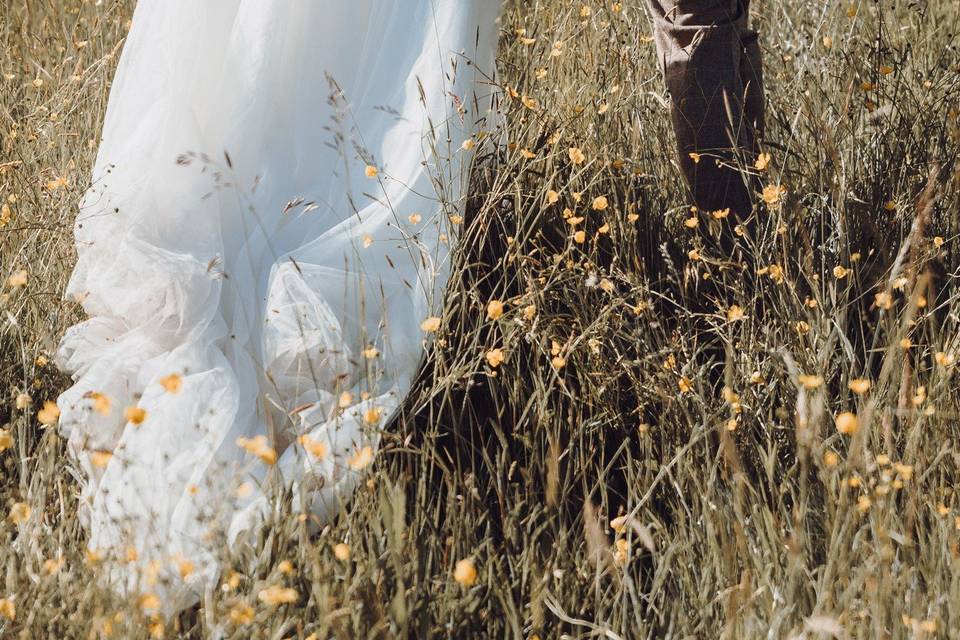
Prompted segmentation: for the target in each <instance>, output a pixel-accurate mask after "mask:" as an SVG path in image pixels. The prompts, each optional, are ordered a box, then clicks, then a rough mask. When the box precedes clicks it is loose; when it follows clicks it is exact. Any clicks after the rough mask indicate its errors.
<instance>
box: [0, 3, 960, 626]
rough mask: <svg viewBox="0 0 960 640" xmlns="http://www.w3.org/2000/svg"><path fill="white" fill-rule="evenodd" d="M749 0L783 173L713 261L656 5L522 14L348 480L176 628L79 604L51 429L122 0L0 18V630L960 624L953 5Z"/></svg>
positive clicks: (764, 178) (242, 557) (80, 563)
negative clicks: (382, 403) (309, 520)
mask: <svg viewBox="0 0 960 640" xmlns="http://www.w3.org/2000/svg"><path fill="white" fill-rule="evenodd" d="M756 4H757V5H758V6H757V7H756V8H755V11H757V15H756V16H755V19H756V21H757V24H758V26H759V28H760V31H761V34H762V39H763V45H764V53H765V57H766V64H767V69H766V75H767V91H768V105H769V114H768V129H769V130H768V140H767V141H766V142H765V144H764V149H763V151H764V152H765V153H766V154H769V156H764V157H763V158H764V162H761V163H759V164H758V165H757V166H755V167H752V168H748V170H749V171H751V172H753V173H754V174H756V176H757V177H758V178H759V180H760V181H761V183H762V184H763V185H765V188H764V189H763V191H762V193H759V194H758V197H757V201H758V208H757V221H756V224H753V225H751V227H750V231H749V232H748V233H744V234H743V235H740V236H737V237H738V241H739V244H740V246H739V250H738V252H737V253H736V254H735V255H725V254H724V253H723V252H722V250H721V249H720V247H721V246H724V245H723V244H722V243H720V242H719V241H718V239H719V237H720V232H721V230H722V229H724V225H733V224H735V222H734V221H733V220H731V219H730V218H729V217H726V216H724V215H722V212H721V213H716V212H692V211H691V210H690V207H689V206H688V203H687V202H686V197H685V195H684V191H683V188H682V184H681V182H680V179H679V173H678V171H677V169H676V160H675V151H674V148H673V139H672V132H671V130H670V126H669V118H668V117H667V113H666V97H665V93H664V90H663V85H662V82H661V80H660V78H659V76H658V75H657V73H656V69H655V65H654V62H655V58H654V52H653V44H652V42H651V40H650V38H649V27H648V24H647V19H646V15H645V14H644V12H643V10H642V7H641V6H640V3H611V2H606V3H600V2H592V1H591V2H584V3H581V2H574V3H570V2H562V1H561V0H540V1H539V2H520V1H519V0H516V1H513V0H511V2H509V3H508V7H507V10H506V12H505V14H504V17H503V21H502V25H501V27H502V28H501V34H502V36H501V48H500V64H499V70H500V74H501V77H500V81H501V82H502V84H503V95H504V109H505V110H506V113H507V118H506V123H505V125H504V131H503V135H502V140H499V139H498V140H496V142H497V143H498V144H497V145H495V144H494V142H495V140H493V139H489V138H488V139H484V140H477V141H474V144H475V145H476V151H477V153H478V163H477V168H476V171H475V175H474V188H473V190H472V195H471V200H470V203H469V206H468V209H467V213H466V215H465V216H464V218H463V220H461V221H459V222H460V224H462V225H463V228H462V235H461V245H460V251H459V253H458V255H457V266H456V268H455V270H454V276H453V280H452V281H451V285H450V288H449V291H448V298H447V304H446V306H445V309H444V312H443V315H442V316H440V317H437V318H430V319H427V320H425V322H427V321H429V324H428V325H427V326H425V327H424V329H425V330H426V331H430V332H431V333H433V334H435V335H436V339H437V340H436V343H435V347H434V349H433V350H432V352H431V354H430V356H429V358H428V362H427V364H426V366H425V368H424V369H423V371H422V372H421V375H420V378H419V379H418V382H417V385H416V388H415V391H414V393H413V394H412V395H411V397H410V398H409V400H408V402H407V404H406V406H405V408H404V411H403V416H402V418H401V419H400V420H398V421H397V422H395V423H394V424H392V425H391V426H390V428H389V429H388V432H387V433H386V434H385V439H384V442H383V450H382V453H381V454H380V455H379V456H378V458H377V459H376V461H375V462H374V464H373V467H372V471H371V472H370V474H369V476H368V481H367V482H366V484H365V485H363V486H362V488H361V490H360V491H359V492H358V494H357V496H356V499H355V501H354V502H352V503H351V504H350V505H349V506H348V507H347V508H346V510H345V512H344V513H343V514H342V515H341V517H340V518H338V519H337V520H336V521H335V522H334V523H331V524H330V525H329V526H328V527H326V528H324V529H323V530H322V531H321V532H320V534H319V535H316V536H312V537H311V536H309V535H307V527H306V523H305V522H302V521H301V520H300V519H298V518H297V517H295V516H293V517H292V516H289V515H286V514H285V512H284V509H283V508H280V509H278V511H277V513H276V514H275V516H274V518H273V519H272V521H271V524H270V526H269V527H268V528H267V529H266V532H265V538H264V539H263V540H261V541H259V542H258V544H257V548H256V549H237V550H234V551H233V552H232V553H231V554H229V555H230V556H231V557H229V558H228V559H227V561H228V568H227V570H226V571H225V572H224V575H223V578H222V584H221V585H220V586H219V587H218V588H217V589H216V590H214V591H213V592H212V593H211V594H209V598H208V603H209V605H210V606H208V607H205V608H203V609H200V610H193V611H190V612H187V613H186V614H184V615H182V616H181V617H180V618H179V619H177V620H174V621H171V622H169V623H167V624H166V625H164V624H163V623H162V621H160V620H159V619H157V618H155V617H153V615H152V612H153V611H154V610H155V609H156V608H157V606H158V603H156V602H152V601H151V600H150V599H149V598H143V599H140V600H139V601H134V602H118V601H115V600H113V599H111V597H110V596H109V594H107V593H104V592H102V591H100V590H98V589H97V588H95V587H94V586H93V581H92V578H93V576H94V574H95V573H96V572H97V571H98V566H99V562H100V560H99V559H98V558H97V557H95V556H94V555H92V554H89V553H86V552H85V551H84V548H85V547H84V544H83V541H84V537H83V530H82V528H81V527H80V525H79V522H78V521H77V518H76V515H75V514H76V506H77V499H76V491H77V484H76V481H75V479H74V478H72V477H71V476H70V475H69V473H68V472H67V467H66V464H65V463H66V452H65V448H64V445H63V443H62V442H61V441H60V439H59V438H58V437H57V436H56V435H55V433H54V430H53V429H52V428H50V427H48V426H45V425H50V424H53V423H55V422H56V415H55V414H54V412H53V410H52V409H51V406H50V405H47V404H45V403H48V402H49V401H51V400H53V399H55V398H56V396H57V394H58V393H59V392H60V391H61V390H62V389H63V388H65V386H66V384H67V380H65V379H64V377H63V376H62V375H61V374H59V373H58V372H57V371H56V369H55V367H54V366H53V365H52V363H51V362H50V360H51V357H52V354H53V349H54V347H55V345H56V342H57V339H58V338H59V336H60V334H61V333H62V331H63V330H64V329H65V328H66V327H67V326H69V325H71V324H73V323H74V322H77V321H78V320H79V319H80V318H81V314H80V311H79V308H78V307H77V306H76V305H75V304H74V303H70V302H65V301H62V300H61V292H62V291H63V290H64V288H65V284H66V279H67V277H68V276H69V273H70V269H71V267H72V261H73V259H74V253H73V248H72V240H73V239H72V232H71V230H72V220H73V216H74V215H75V210H76V203H77V202H78V200H79V198H80V195H81V194H82V192H83V189H84V187H85V186H86V180H87V179H88V171H89V167H90V166H91V165H92V162H93V158H94V155H95V153H96V148H97V144H96V139H97V136H98V134H99V128H100V122H101V121H102V117H103V111H104V109H105V106H106V96H107V91H108V87H109V81H110V78H111V72H112V69H113V67H114V65H115V62H116V56H117V55H118V53H119V47H120V45H121V43H122V39H123V37H124V34H125V33H126V29H127V27H128V19H129V16H130V13H131V9H132V3H131V2H115V1H110V0H106V1H104V2H98V3H94V2H61V1H56V2H53V1H49V2H48V1H43V2H40V1H35V0H0V51H2V56H0V74H2V77H0V90H2V91H0V199H2V202H3V205H2V206H3V209H2V211H0V257H2V261H0V266H2V272H0V279H2V281H3V283H4V284H3V290H2V292H0V374H2V375H0V386H2V388H3V389H4V390H5V391H4V393H5V396H4V399H3V402H2V404H0V478H2V480H3V484H2V489H0V495H2V498H3V504H2V506H0V515H2V516H3V521H2V522H0V540H2V544H0V564H2V566H3V567H4V568H5V580H4V582H3V583H2V584H0V636H2V637H7V636H9V637H24V638H31V637H71V638H73V637H77V638H81V637H82V638H86V637H144V636H149V635H151V634H152V635H155V636H157V637H161V636H164V635H165V636H167V637H177V636H180V635H182V636H184V637H202V636H204V635H210V634H213V632H214V631H215V630H217V629H219V630H221V631H222V632H223V633H224V637H235V638H251V637H254V638H307V637H314V638H326V637H395V636H414V637H422V636H431V635H434V636H440V637H491V638H499V637H524V638H530V637H533V636H539V637H541V638H549V637H559V636H560V635H561V634H563V633H566V634H569V636H572V637H587V636H599V637H609V638H643V637H668V636H669V637H720V636H722V637H730V638H741V637H776V638H779V637H793V636H799V635H800V634H803V633H805V632H806V633H808V634H810V635H809V637H817V636H816V634H817V633H818V632H819V633H825V634H828V635H829V634H834V635H838V636H841V637H844V636H849V637H862V638H874V637H891V638H901V637H902V638H907V637H952V636H950V634H951V633H954V634H955V633H956V632H955V631H953V632H951V631H949V630H950V629H956V628H958V627H960V582H958V578H957V576H960V545H958V543H960V496H957V495H956V492H955V491H954V485H955V483H956V481H957V478H958V472H957V469H958V465H960V449H958V447H957V442H958V436H960V427H958V425H960V421H958V403H960V394H958V386H957V381H956V367H957V365H956V360H957V357H958V356H960V333H958V323H960V315H958V313H960V302H958V297H957V289H956V284H955V280H956V277H957V275H958V273H957V265H958V259H957V258H958V250H957V243H958V242H960V211H958V202H960V200H958V194H960V171H958V168H957V165H956V160H957V152H958V149H960V147H958V141H960V113H958V111H960V56H958V54H957V52H956V49H955V47H956V45H957V42H956V36H955V35H954V34H953V33H952V31H954V30H955V29H953V27H954V26H955V25H956V24H957V21H958V20H960V9H958V7H957V5H956V4H955V3H950V2H907V1H905V0H904V1H901V2H897V3H894V5H895V6H894V5H890V4H889V3H887V4H884V5H883V8H882V9H881V8H880V7H878V5H877V4H875V3H866V2H844V3H822V2H812V1H811V2H786V3H762V4H761V3H756ZM781 5H782V6H781ZM951 47H954V48H951ZM318 81H323V79H322V78H318ZM500 142H502V144H499V143H500ZM188 562H189V560H188V559H183V560H181V563H188ZM178 569H179V571H180V572H181V573H184V572H189V569H190V567H189V565H188V564H180V565H178Z"/></svg>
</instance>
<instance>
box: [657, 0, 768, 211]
mask: <svg viewBox="0 0 960 640" xmlns="http://www.w3.org/2000/svg"><path fill="white" fill-rule="evenodd" d="M647 2H648V3H649V5H650V12H651V16H652V18H653V26H654V39H655V41H656V46H657V55H658V58H659V60H660V65H661V71H662V72H663V75H664V78H665V80H666V84H667V90H668V92H669V93H670V97H671V99H672V102H673V106H672V117H673V125H674V129H675V130H676V135H677V143H678V146H679V150H680V166H681V168H682V169H683V173H684V176H685V178H686V180H687V184H688V185H689V187H690V190H691V191H692V192H693V199H694V202H695V203H696V205H697V207H698V208H700V209H701V210H705V211H715V210H718V209H725V208H727V207H729V208H730V209H732V210H733V211H734V212H735V213H737V214H740V216H741V217H742V216H746V215H748V214H749V213H750V211H751V208H752V205H751V201H752V194H751V192H752V191H753V186H752V185H751V184H750V183H749V181H747V180H745V179H744V177H743V175H741V173H740V172H739V171H738V170H737V169H736V168H735V167H734V168H731V167H730V166H729V165H736V163H737V160H738V159H739V160H740V161H746V162H752V158H753V157H754V155H755V153H756V151H757V146H756V145H757V141H758V139H760V138H762V136H763V73H762V68H761V59H760V47H759V43H758V42H757V33H756V32H755V31H752V30H750V29H749V28H748V26H747V19H748V9H749V6H750V0H647ZM691 154H701V155H700V157H699V162H697V161H696V155H694V156H691ZM717 160H720V161H721V163H722V164H723V165H724V166H718V164H717Z"/></svg>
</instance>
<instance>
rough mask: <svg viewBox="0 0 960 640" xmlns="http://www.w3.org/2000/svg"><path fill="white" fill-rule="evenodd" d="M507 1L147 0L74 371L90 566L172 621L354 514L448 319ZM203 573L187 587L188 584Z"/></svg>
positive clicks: (125, 71)
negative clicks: (287, 505)
mask: <svg viewBox="0 0 960 640" xmlns="http://www.w3.org/2000/svg"><path fill="white" fill-rule="evenodd" d="M498 13H499V2H498V0H403V1H402V2H401V1H399V0H398V1H393V0H350V1H349V2H345V1H342V0H208V1H204V2H197V1H196V0H140V2H139V3H138V5H137V8H136V11H135V14H134V17H133V21H132V27H131V30H130V33H129V36H128V39H127V41H126V43H125V45H124V49H123V53H122V56H121V59H120V62H119V66H118V68H117V71H116V75H115V78H114V83H113V85H112V87H111V92H110V99H109V103H108V107H107V113H106V119H105V123H104V128H103V138H102V142H101V146H100V148H99V153H98V155H97V160H96V164H95V167H94V170H93V175H92V183H91V186H90V188H89V190H88V191H87V192H86V194H85V196H84V198H83V201H82V203H81V207H80V212H79V215H78V217H77V220H76V225H75V237H76V247H77V253H78V262H77V265H76V268H75V270H74V272H73V274H72V277H71V279H70V282H69V285H68V291H67V295H68V296H70V297H71V298H73V299H76V300H78V301H80V302H81V303H82V305H83V308H84V310H85V311H86V312H87V314H88V315H89V319H88V320H86V321H85V322H82V323H80V324H78V325H75V326H73V327H71V328H70V329H69V330H68V331H67V333H66V335H65V336H64V338H63V340H62V343H61V344H60V347H59V350H58V363H59V364H60V366H61V367H63V368H64V369H66V370H68V371H69V372H70V373H71V374H72V375H73V379H74V384H73V386H72V387H70V388H69V389H68V390H67V391H65V392H64V393H63V394H62V395H61V396H60V398H59V399H58V405H59V407H60V410H61V420H60V430H61V433H62V434H63V435H64V436H65V437H67V438H68V450H69V452H70V455H71V466H72V468H74V469H75V471H76V474H77V477H78V479H79V481H80V486H81V487H82V493H81V496H80V509H81V514H80V515H81V520H82V522H83V523H84V525H85V526H86V527H87V528H88V529H89V533H90V538H89V546H90V548H91V549H93V550H96V552H97V553H99V554H102V555H103V556H104V557H105V558H106V559H107V560H108V561H109V560H115V561H116V562H114V563H113V564H112V565H111V567H112V568H111V569H109V571H106V574H107V575H108V576H109V577H110V580H111V581H112V583H113V584H115V585H117V586H118V587H120V588H121V589H122V590H123V591H125V592H130V591H131V590H133V589H139V590H141V591H151V592H154V593H155V594H157V595H158V596H159V597H160V598H161V600H162V601H163V606H164V608H165V609H167V610H168V611H172V610H177V609H179V608H182V607H184V606H187V605H189V604H191V603H192V602H195V601H196V600H197V598H198V597H199V595H200V594H201V593H202V591H203V589H204V588H205V587H209V585H210V584H211V581H214V580H215V579H216V577H217V575H218V573H219V564H218V558H219V556H220V552H219V550H221V549H222V548H223V547H224V545H230V544H234V543H236V542H237V540H238V539H239V537H240V536H245V535H249V534H250V533H251V532H254V533H255V532H256V531H257V528H258V527H259V526H260V525H261V524H262V523H263V520H264V517H265V515H266V513H267V511H268V510H269V503H268V500H267V493H266V490H265V486H264V483H265V481H266V480H267V478H268V477H271V478H279V479H281V480H282V482H283V483H284V484H286V485H287V486H289V487H291V488H293V490H294V507H295V508H296V509H300V510H303V511H309V512H311V513H312V514H314V515H315V516H316V517H317V519H319V520H320V521H322V520H324V519H328V518H329V517H330V516H331V515H332V514H333V513H335V512H336V511H337V510H338V509H339V508H340V505H341V503H342V501H343V500H344V499H346V498H348V497H349V496H350V493H351V491H352V489H353V487H354V486H355V485H356V483H357V482H358V479H359V478H360V476H361V474H362V473H363V469H364V468H365V467H367V466H368V465H369V464H370V461H371V459H372V458H373V457H374V456H375V454H376V450H377V445H378V441H379V437H378V433H379V432H380V430H381V429H382V428H383V427H384V426H385V425H386V423H387V422H388V421H389V420H390V418H391V416H392V415H393V414H394V412H395V411H396V410H397V409H398V407H399V405H400V403H401V402H402V401H403V399H404V397H405V395H406V394H407V393H408V391H409V388H410V385H411V383H412V380H413V377H414V376H415V374H416V372H417V369H418V367H419V365H420V362H421V359H422V357H423V353H424V349H425V346H426V344H427V343H426V341H427V339H428V338H429V332H428V331H425V329H424V327H426V328H427V329H429V328H430V327H429V323H428V324H427V325H424V326H421V325H422V323H423V322H424V320H425V319H427V318H429V317H431V316H434V315H436V314H437V313H438V311H439V304H440V297H441V295H442V292H443V288H444V286H445V284H446V281H447V279H448V274H449V256H450V251H451V248H452V247H453V246H455V243H456V237H457V233H456V229H457V226H456V224H455V223H456V222H457V216H458V214H459V213H460V211H461V209H462V200H463V196H464V190H465V187H466V185H467V177H468V172H469V168H470V160H471V153H470V148H471V147H472V145H471V144H470V143H469V140H471V139H472V137H473V136H475V135H476V134H477V132H478V131H481V130H483V129H485V128H489V127H490V126H492V123H491V118H492V111H491V104H492V96H493V94H494V88H493V85H492V77H493V52H494V47H495V42H496V36H497V24H496V23H497V15H498ZM185 567H186V568H188V569H189V570H184V568H185Z"/></svg>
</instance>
